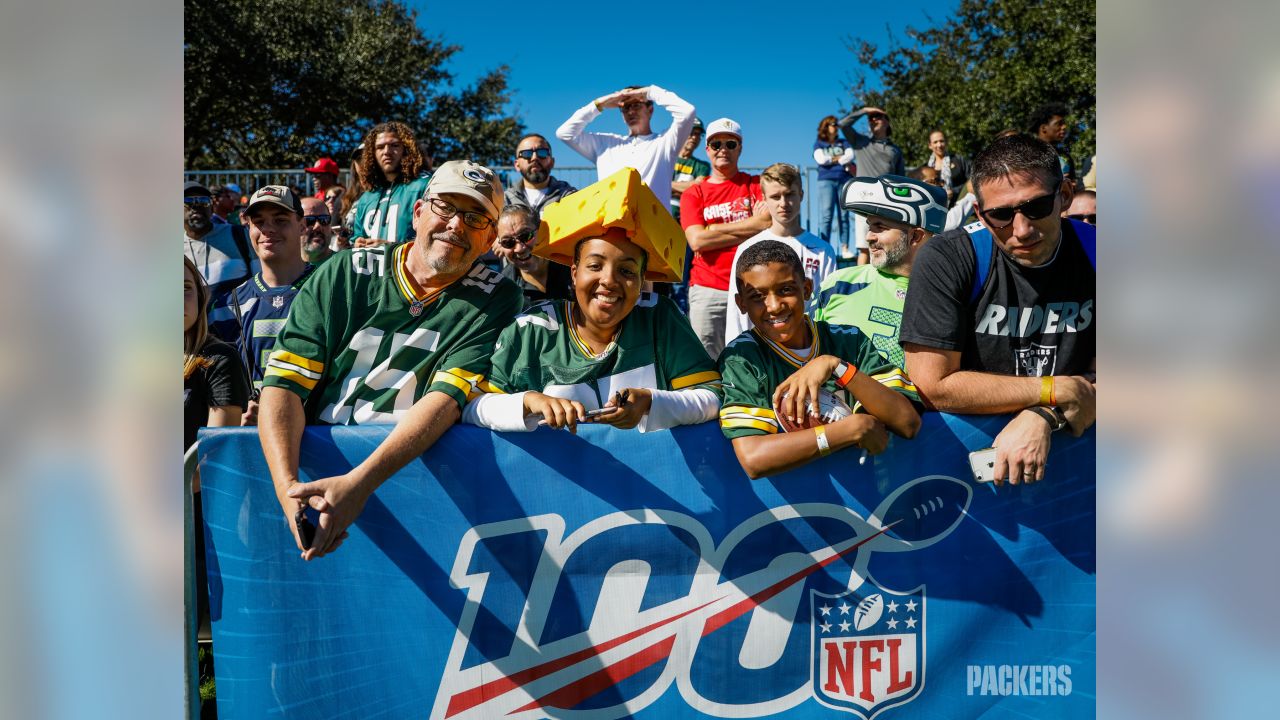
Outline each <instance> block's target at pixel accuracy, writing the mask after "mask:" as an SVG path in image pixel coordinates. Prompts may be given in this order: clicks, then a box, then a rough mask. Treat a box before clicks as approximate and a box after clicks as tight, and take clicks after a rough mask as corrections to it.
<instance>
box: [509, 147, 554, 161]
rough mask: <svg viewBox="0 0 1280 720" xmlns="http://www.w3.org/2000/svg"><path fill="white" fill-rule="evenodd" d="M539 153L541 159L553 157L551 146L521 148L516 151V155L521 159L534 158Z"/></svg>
mask: <svg viewBox="0 0 1280 720" xmlns="http://www.w3.org/2000/svg"><path fill="white" fill-rule="evenodd" d="M534 155H537V156H538V158H539V159H542V160H546V159H547V158H549V157H551V148H534V149H532V150H521V151H519V152H517V153H516V157H518V158H520V159H521V160H532V159H533V156H534Z"/></svg>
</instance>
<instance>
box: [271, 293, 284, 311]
mask: <svg viewBox="0 0 1280 720" xmlns="http://www.w3.org/2000/svg"><path fill="white" fill-rule="evenodd" d="M271 307H273V308H276V309H280V308H282V307H284V296H283V295H276V296H275V297H273V298H271Z"/></svg>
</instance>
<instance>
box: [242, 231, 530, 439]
mask: <svg viewBox="0 0 1280 720" xmlns="http://www.w3.org/2000/svg"><path fill="white" fill-rule="evenodd" d="M413 245H414V243H413V242H408V243H403V244H400V245H388V246H383V247H378V248H363V249H358V250H344V251H342V252H341V253H338V254H337V255H335V256H334V257H333V258H331V259H330V260H329V262H326V263H325V264H324V265H322V266H320V267H319V268H317V269H316V271H315V272H314V273H313V274H312V277H311V278H310V279H309V280H308V281H307V283H306V284H305V285H303V287H302V291H301V292H300V293H299V294H298V297H297V298H295V299H294V301H293V305H292V307H291V308H290V311H289V319H288V320H287V321H286V322H285V326H284V329H283V330H281V331H280V335H279V336H278V337H277V339H276V346H275V350H274V351H273V352H272V353H271V355H270V357H269V359H268V361H267V370H266V376H265V378H264V379H263V385H264V386H275V387H282V388H285V389H287V390H290V391H291V392H293V393H296V394H297V395H298V396H299V397H301V398H302V399H303V403H304V407H305V408H306V417H307V423H308V424H314V423H323V424H329V425H347V424H365V423H393V422H395V421H396V420H397V419H399V417H400V416H401V415H402V414H403V413H404V412H405V411H407V410H408V409H409V408H410V407H411V406H412V405H413V403H414V402H416V401H417V400H418V399H419V398H421V397H422V396H423V395H425V394H426V393H427V392H429V391H432V390H437V391H440V392H444V393H447V394H448V395H449V396H450V397H452V398H453V399H454V400H456V401H457V402H458V405H459V406H463V405H465V404H466V401H467V398H468V397H470V396H471V395H473V394H474V393H475V392H477V390H476V388H477V386H478V385H479V384H480V383H481V382H483V381H484V377H485V375H487V374H488V372H489V359H490V356H491V355H492V354H493V345H494V342H495V341H496V340H497V338H498V333H499V332H501V330H502V328H504V327H506V326H507V325H509V324H510V323H511V321H512V319H513V318H514V317H515V315H516V313H517V312H518V311H519V309H520V305H521V302H522V297H521V294H520V290H519V289H518V288H517V287H516V286H515V285H514V284H513V283H512V282H511V281H510V280H506V279H504V278H502V277H500V276H499V275H498V274H497V273H495V272H493V271H492V270H489V269H488V268H486V267H485V266H484V265H482V264H480V263H477V264H475V265H473V266H472V268H471V270H470V271H468V273H467V274H466V275H465V276H464V277H462V278H461V279H459V280H457V281H455V282H453V283H452V284H450V285H448V286H446V287H444V288H442V289H438V290H435V291H432V292H430V293H427V292H424V291H423V290H422V289H421V288H420V287H419V286H418V285H417V283H416V282H415V281H414V280H413V278H412V276H411V275H409V273H408V272H407V271H406V269H405V259H406V257H407V256H408V253H409V252H410V250H411V248H412V247H413Z"/></svg>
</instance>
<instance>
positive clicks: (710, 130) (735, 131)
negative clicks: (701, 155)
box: [707, 118, 742, 140]
mask: <svg viewBox="0 0 1280 720" xmlns="http://www.w3.org/2000/svg"><path fill="white" fill-rule="evenodd" d="M716 135H732V136H734V137H736V138H738V139H739V140H741V139H742V126H741V125H739V124H738V123H736V122H734V121H732V120H730V119H729V118H720V119H719V120H713V121H711V124H710V125H708V126H707V139H708V140H710V139H711V138H713V137H715V136H716Z"/></svg>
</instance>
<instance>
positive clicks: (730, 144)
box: [707, 140, 738, 150]
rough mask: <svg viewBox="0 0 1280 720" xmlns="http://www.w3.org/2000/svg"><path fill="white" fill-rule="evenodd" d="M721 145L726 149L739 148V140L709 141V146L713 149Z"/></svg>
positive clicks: (717, 148)
mask: <svg viewBox="0 0 1280 720" xmlns="http://www.w3.org/2000/svg"><path fill="white" fill-rule="evenodd" d="M721 146H724V148H725V149H726V150H737V149H738V141H737V140H712V141H711V142H709V143H707V147H709V148H711V149H712V150H719V149H720V147H721Z"/></svg>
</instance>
